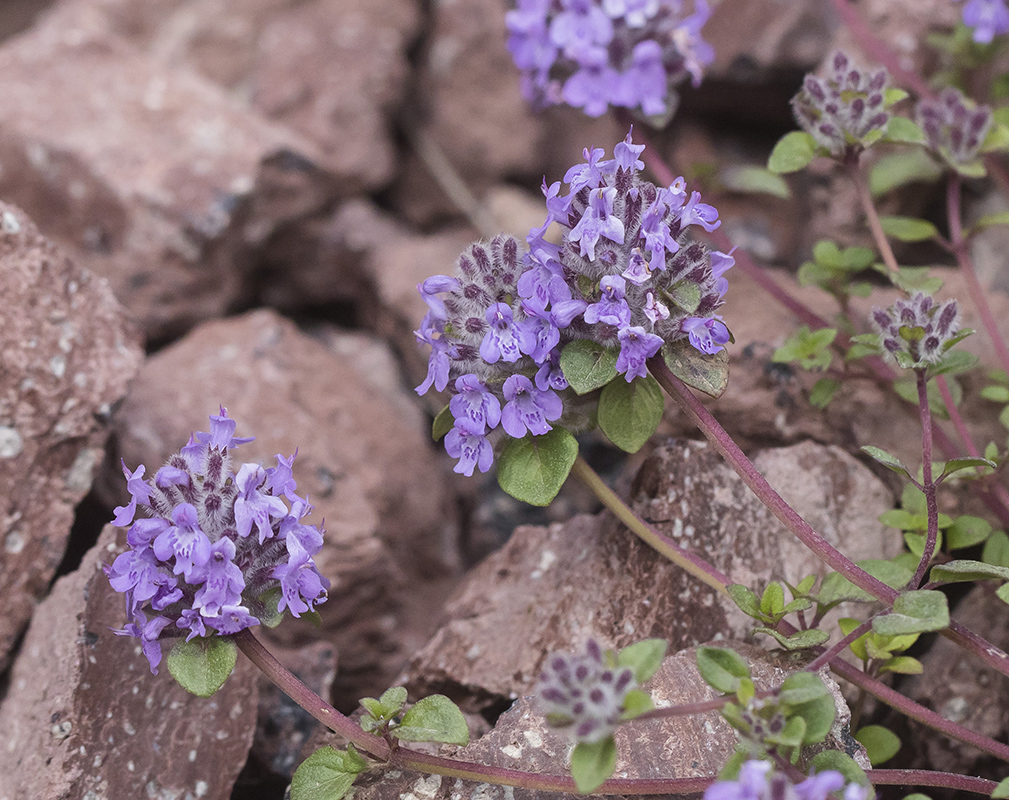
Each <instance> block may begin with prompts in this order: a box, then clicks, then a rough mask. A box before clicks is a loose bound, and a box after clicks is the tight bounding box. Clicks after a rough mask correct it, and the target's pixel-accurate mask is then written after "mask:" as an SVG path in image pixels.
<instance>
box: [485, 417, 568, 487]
mask: <svg viewBox="0 0 1009 800" xmlns="http://www.w3.org/2000/svg"><path fill="white" fill-rule="evenodd" d="M577 457H578V442H577V441H575V437H574V436H572V435H571V433H570V432H569V431H567V430H565V429H564V428H559V427H555V428H554V429H553V430H551V431H548V432H547V433H544V434H543V435H542V436H531V435H530V436H526V437H524V438H522V439H509V440H508V444H506V445H505V447H504V450H503V451H502V452H501V456H500V457H499V458H498V471H497V480H498V484H500V486H501V488H502V489H504V490H505V491H506V492H508V494H510V495H511V496H512V497H514V498H515V499H516V500H521V501H522V502H524V503H529V505H533V506H547V505H550V502H551V501H552V500H553V499H554V498H555V497H556V496H557V492H559V491H560V489H561V486H563V485H564V481H565V480H566V479H567V477H568V473H569V472H571V467H572V465H573V464H574V463H575V459H576V458H577Z"/></svg>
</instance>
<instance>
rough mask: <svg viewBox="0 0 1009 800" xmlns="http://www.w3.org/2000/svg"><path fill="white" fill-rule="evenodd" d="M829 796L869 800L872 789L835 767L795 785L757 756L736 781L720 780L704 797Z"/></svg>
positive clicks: (793, 799) (773, 799)
mask: <svg viewBox="0 0 1009 800" xmlns="http://www.w3.org/2000/svg"><path fill="white" fill-rule="evenodd" d="M835 792H836V793H837V794H836V795H834V794H833V793H835ZM830 796H839V797H842V798H844V800H866V798H867V797H869V790H868V789H867V788H866V787H864V786H859V785H858V784H857V783H848V782H847V781H846V780H845V778H844V776H843V775H842V774H841V773H840V772H837V771H835V770H825V771H823V772H818V773H817V774H816V775H812V776H810V777H809V778H807V779H806V780H804V781H802V782H801V783H796V784H793V783H792V782H791V781H790V780H789V779H788V777H787V776H786V775H784V774H783V773H781V772H777V771H775V769H774V766H773V765H772V764H771V762H770V761H759V760H756V759H751V760H749V761H746V762H744V763H743V765H742V766H741V767H740V768H739V777H738V778H736V780H734V781H717V782H715V783H713V784H711V786H709V787H708V788H707V789H705V790H704V800H827V798H828V797H830Z"/></svg>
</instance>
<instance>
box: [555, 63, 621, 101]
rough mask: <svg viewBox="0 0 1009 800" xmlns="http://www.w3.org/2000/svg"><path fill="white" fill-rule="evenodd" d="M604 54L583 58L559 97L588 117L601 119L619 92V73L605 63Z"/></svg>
mask: <svg viewBox="0 0 1009 800" xmlns="http://www.w3.org/2000/svg"><path fill="white" fill-rule="evenodd" d="M605 58H606V56H605V53H602V52H599V53H596V54H594V56H592V57H591V58H590V56H588V55H587V56H586V57H585V61H586V62H587V63H585V64H584V65H583V66H582V67H581V69H579V70H578V71H577V72H575V73H574V74H573V75H572V76H571V77H570V78H568V79H567V80H566V81H565V82H564V88H563V89H561V97H563V98H564V102H565V103H567V104H568V105H569V106H571V107H572V108H580V109H581V110H582V111H584V112H585V113H586V115H588V116H590V117H601V116H602V115H603V114H605V113H606V111H607V109H608V108H609V107H610V102H611V100H612V99H613V97H614V95H616V93H617V92H618V90H619V86H620V73H619V72H617V71H616V70H615V69H613V67H610V66H608V65H607V64H606V63H605Z"/></svg>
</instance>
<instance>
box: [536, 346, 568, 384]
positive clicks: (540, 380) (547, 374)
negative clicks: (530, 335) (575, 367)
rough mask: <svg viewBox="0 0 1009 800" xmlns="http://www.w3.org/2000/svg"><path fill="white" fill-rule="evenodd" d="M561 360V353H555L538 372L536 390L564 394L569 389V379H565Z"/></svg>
mask: <svg viewBox="0 0 1009 800" xmlns="http://www.w3.org/2000/svg"><path fill="white" fill-rule="evenodd" d="M560 359H561V357H560V353H558V352H556V351H555V352H554V353H552V354H551V355H550V358H548V359H547V360H546V361H544V362H543V363H542V364H541V365H540V368H539V369H538V370H537V371H536V378H535V383H536V388H537V389H539V390H540V391H541V392H545V391H547V390H548V389H553V390H554V391H557V392H562V391H564V390H565V389H567V388H568V381H567V378H565V377H564V372H563V371H562V370H561V365H560Z"/></svg>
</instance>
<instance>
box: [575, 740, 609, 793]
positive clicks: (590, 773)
mask: <svg viewBox="0 0 1009 800" xmlns="http://www.w3.org/2000/svg"><path fill="white" fill-rule="evenodd" d="M616 766H617V743H616V742H615V741H613V737H612V736H609V737H607V738H606V739H603V741H601V742H594V743H591V744H590V743H588V742H579V743H578V744H576V745H575V749H574V750H572V751H571V777H572V778H574V779H575V786H577V787H578V791H579V792H581V793H582V794H588V793H589V792H593V791H595V790H596V789H598V788H599V787H600V786H602V785H603V783H605V782H606V779H607V778H608V777H610V775H612V774H613V770H614V769H616Z"/></svg>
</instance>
